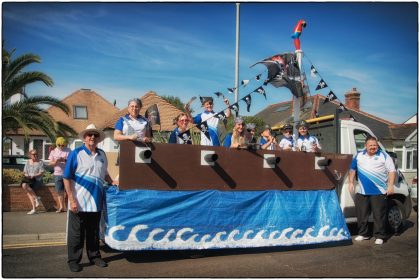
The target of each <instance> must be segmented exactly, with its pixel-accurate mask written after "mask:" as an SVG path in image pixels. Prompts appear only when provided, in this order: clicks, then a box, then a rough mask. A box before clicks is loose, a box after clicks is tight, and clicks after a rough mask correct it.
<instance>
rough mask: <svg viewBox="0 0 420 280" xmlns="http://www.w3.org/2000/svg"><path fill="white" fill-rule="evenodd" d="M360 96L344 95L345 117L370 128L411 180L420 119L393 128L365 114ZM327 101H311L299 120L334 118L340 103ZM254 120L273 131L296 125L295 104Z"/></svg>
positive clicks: (275, 108) (353, 92)
mask: <svg viewBox="0 0 420 280" xmlns="http://www.w3.org/2000/svg"><path fill="white" fill-rule="evenodd" d="M360 96H361V93H360V92H359V91H358V90H357V89H356V88H353V89H352V90H350V91H348V92H347V93H346V94H345V104H344V106H345V107H346V109H347V110H348V111H347V112H346V113H345V114H347V115H348V114H350V115H351V116H353V117H354V119H355V120H356V121H358V122H360V123H363V124H364V125H366V126H367V127H369V128H370V129H371V130H372V132H373V133H374V134H375V135H376V136H377V137H378V138H379V139H380V141H381V143H382V144H383V145H384V146H385V148H386V149H387V150H388V151H393V152H395V153H396V154H397V155H398V165H399V168H400V169H401V171H402V172H403V173H404V175H405V176H406V178H407V179H411V178H412V177H414V176H415V174H416V173H417V121H416V119H417V118H414V117H412V118H410V119H409V122H411V123H404V124H394V123H392V122H390V121H387V120H384V119H382V118H379V117H377V116H374V115H372V114H369V113H367V112H364V111H362V110H361V109H360ZM325 100H327V98H326V97H325V96H323V95H320V94H317V95H314V96H311V97H309V98H308V100H306V102H305V104H304V105H303V108H302V109H301V112H300V116H299V119H310V118H314V117H316V116H325V115H332V114H334V113H335V111H336V110H337V108H338V107H339V105H340V103H339V102H337V101H335V100H334V101H330V102H328V100H327V102H325ZM324 102H325V103H324ZM255 116H256V117H260V118H262V119H263V120H264V122H265V123H267V124H269V125H270V126H271V127H280V126H282V125H284V124H285V123H293V102H292V101H286V102H281V103H277V104H272V105H269V106H268V107H266V108H265V109H264V110H262V111H261V112H259V113H257V114H256V115H255ZM413 120H414V122H413Z"/></svg>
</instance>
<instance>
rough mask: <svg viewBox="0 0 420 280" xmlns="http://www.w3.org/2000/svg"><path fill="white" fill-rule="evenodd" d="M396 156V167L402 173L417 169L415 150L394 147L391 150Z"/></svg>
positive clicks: (412, 148)
mask: <svg viewBox="0 0 420 280" xmlns="http://www.w3.org/2000/svg"><path fill="white" fill-rule="evenodd" d="M393 152H395V153H396V154H397V156H398V167H399V168H400V169H401V170H402V171H413V170H416V169H417V158H418V156H417V148H414V147H412V146H411V147H409V148H407V147H405V146H396V147H394V148H393Z"/></svg>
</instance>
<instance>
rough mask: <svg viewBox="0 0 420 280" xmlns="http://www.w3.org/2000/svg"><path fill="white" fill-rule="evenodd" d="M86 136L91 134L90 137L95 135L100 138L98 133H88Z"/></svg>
mask: <svg viewBox="0 0 420 280" xmlns="http://www.w3.org/2000/svg"><path fill="white" fill-rule="evenodd" d="M86 136H89V137H92V136H95V138H98V137H99V134H98V133H86Z"/></svg>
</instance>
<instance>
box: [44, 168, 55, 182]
mask: <svg viewBox="0 0 420 280" xmlns="http://www.w3.org/2000/svg"><path fill="white" fill-rule="evenodd" d="M42 180H43V182H44V184H47V183H53V182H54V174H52V173H51V172H48V171H45V172H44V177H43V178H42Z"/></svg>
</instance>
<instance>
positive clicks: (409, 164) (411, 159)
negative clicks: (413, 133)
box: [405, 149, 417, 170]
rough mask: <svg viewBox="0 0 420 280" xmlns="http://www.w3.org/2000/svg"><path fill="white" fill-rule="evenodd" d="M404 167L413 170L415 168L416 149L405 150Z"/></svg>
mask: <svg viewBox="0 0 420 280" xmlns="http://www.w3.org/2000/svg"><path fill="white" fill-rule="evenodd" d="M405 169H408V170H414V169H417V150H414V149H409V150H407V156H406V163H405Z"/></svg>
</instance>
